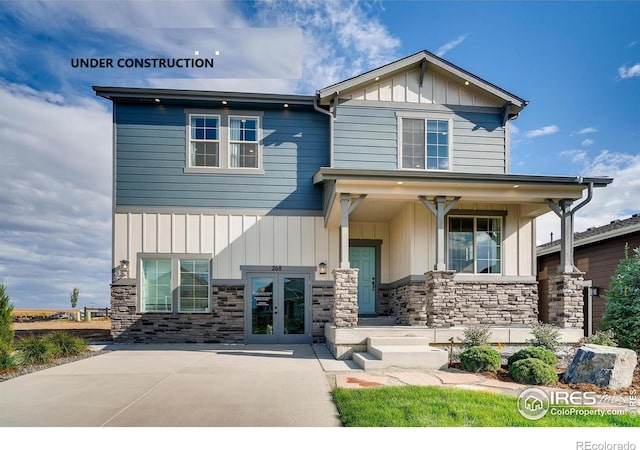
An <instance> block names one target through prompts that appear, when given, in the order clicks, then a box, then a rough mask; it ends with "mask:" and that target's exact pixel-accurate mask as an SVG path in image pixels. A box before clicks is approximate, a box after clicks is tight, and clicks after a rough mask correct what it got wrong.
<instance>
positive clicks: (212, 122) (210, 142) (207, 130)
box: [189, 115, 220, 167]
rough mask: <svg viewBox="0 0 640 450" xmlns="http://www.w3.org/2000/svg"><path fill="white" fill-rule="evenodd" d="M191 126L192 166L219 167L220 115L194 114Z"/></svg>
mask: <svg viewBox="0 0 640 450" xmlns="http://www.w3.org/2000/svg"><path fill="white" fill-rule="evenodd" d="M190 126H191V136H190V146H191V151H190V161H189V164H190V166H191V167H219V166H220V117H219V116H210V115H192V116H191V120H190Z"/></svg>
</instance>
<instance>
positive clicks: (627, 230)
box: [537, 213, 640, 256]
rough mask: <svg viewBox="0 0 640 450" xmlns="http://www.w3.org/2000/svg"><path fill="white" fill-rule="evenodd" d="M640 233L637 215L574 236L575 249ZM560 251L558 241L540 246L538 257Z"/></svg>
mask: <svg viewBox="0 0 640 450" xmlns="http://www.w3.org/2000/svg"><path fill="white" fill-rule="evenodd" d="M636 232H640V215H638V214H637V213H636V214H634V215H633V216H631V217H629V218H628V219H622V220H613V221H611V222H610V223H608V224H607V225H603V226H601V227H591V228H587V229H586V230H585V231H581V232H579V233H574V234H573V245H574V247H580V246H582V245H587V244H593V243H596V242H600V241H604V240H606V239H611V238H614V237H618V236H624V235H627V234H631V233H636ZM559 251H560V240H559V239H556V240H554V241H552V242H547V243H546V244H542V245H539V246H538V248H537V255H538V256H544V255H549V254H551V253H555V252H559Z"/></svg>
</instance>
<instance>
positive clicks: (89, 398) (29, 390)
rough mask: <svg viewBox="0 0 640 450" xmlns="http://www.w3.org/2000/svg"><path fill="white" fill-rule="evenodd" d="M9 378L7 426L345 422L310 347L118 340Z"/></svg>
mask: <svg viewBox="0 0 640 450" xmlns="http://www.w3.org/2000/svg"><path fill="white" fill-rule="evenodd" d="M113 348H116V349H117V350H115V351H113V352H110V353H107V354H103V355H99V356H96V357H93V358H89V359H85V360H82V361H77V362H74V363H71V364H66V365H63V366H58V367H54V368H51V369H47V370H43V371H40V372H36V373H33V374H30V375H25V376H22V377H18V378H14V379H12V380H8V381H5V382H2V383H0V426H37V427H48V426H67V427H77V426H90V427H99V426H116V427H129V426H131V427H134V426H135V427H149V426H162V427H172V426H176V427H183V426H184V427H187V426H191V427H197V426H206V427H214V426H225V427H233V426H243V427H260V426H270V427H290V426H308V427H313V426H339V425H340V421H339V419H338V413H337V410H336V407H335V405H334V404H333V401H332V400H331V395H330V387H329V384H328V382H327V379H326V376H325V374H324V372H323V370H322V368H321V366H320V363H319V362H318V359H317V358H316V356H315V354H314V352H313V349H312V348H311V346H310V345H289V346H264V345H263V346H257V345H256V346H244V345H237V346H235V345H199V344H175V345H174V344H166V345H150V344H147V345H143V344H140V345H127V346H124V345H119V346H114V347H113Z"/></svg>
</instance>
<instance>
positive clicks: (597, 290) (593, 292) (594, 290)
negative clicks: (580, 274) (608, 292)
mask: <svg viewBox="0 0 640 450" xmlns="http://www.w3.org/2000/svg"><path fill="white" fill-rule="evenodd" d="M589 291H591V296H592V297H598V296H599V295H600V288H599V287H597V286H591V287H590V288H589Z"/></svg>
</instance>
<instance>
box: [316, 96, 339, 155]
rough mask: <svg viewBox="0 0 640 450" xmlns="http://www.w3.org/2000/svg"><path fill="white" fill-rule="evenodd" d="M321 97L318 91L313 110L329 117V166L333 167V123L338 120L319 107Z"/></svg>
mask: <svg viewBox="0 0 640 450" xmlns="http://www.w3.org/2000/svg"><path fill="white" fill-rule="evenodd" d="M319 97H320V91H316V95H315V97H313V109H315V110H316V111H318V112H319V113H322V114H326V115H327V116H329V166H330V167H333V134H334V130H333V122H334V121H335V120H336V118H335V116H334V115H333V114H332V113H331V112H329V111H327V110H324V109H322V108H320V106H318V98H319Z"/></svg>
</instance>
